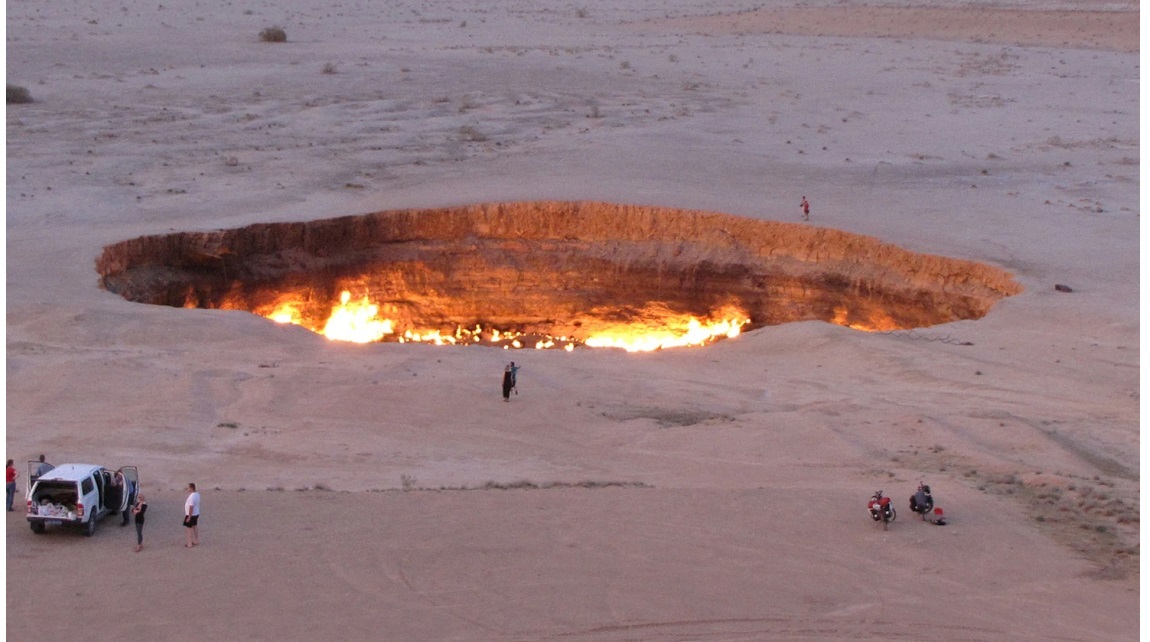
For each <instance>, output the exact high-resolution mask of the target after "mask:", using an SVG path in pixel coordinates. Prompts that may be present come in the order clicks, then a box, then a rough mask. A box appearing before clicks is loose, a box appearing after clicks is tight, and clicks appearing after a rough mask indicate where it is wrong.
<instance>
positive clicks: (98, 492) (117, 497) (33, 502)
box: [27, 462, 140, 537]
mask: <svg viewBox="0 0 1150 642" xmlns="http://www.w3.org/2000/svg"><path fill="white" fill-rule="evenodd" d="M39 463H40V462H29V464H35V465H39ZM29 468H30V469H34V466H32V465H30V466H29ZM117 472H119V473H122V475H123V479H122V480H118V479H117V477H116V473H117ZM29 479H32V476H31V475H29ZM117 481H120V482H121V483H119V484H117ZM139 488H140V477H139V474H138V472H137V471H136V467H135V466H124V467H123V468H120V469H119V470H118V471H112V470H108V469H107V468H104V467H102V466H96V465H94V464H63V465H60V466H57V467H55V468H53V469H52V470H50V471H48V472H46V473H44V474H43V475H41V476H40V477H39V478H37V479H36V480H35V481H33V482H32V483H31V484H30V485H29V486H28V495H27V500H28V512H27V517H28V523H29V525H30V526H31V527H32V532H33V533H36V534H40V533H43V532H44V530H45V529H46V528H47V527H48V526H57V525H65V526H67V525H71V526H78V527H80V529H81V530H82V531H83V533H84V534H85V535H87V536H89V537H91V536H92V534H93V533H95V532H96V522H97V521H98V520H99V519H100V518H102V517H105V516H107V515H110V514H112V513H122V512H123V511H125V510H127V508H128V506H130V505H131V504H130V502H132V501H134V500H135V497H136V492H137V491H138V490H139Z"/></svg>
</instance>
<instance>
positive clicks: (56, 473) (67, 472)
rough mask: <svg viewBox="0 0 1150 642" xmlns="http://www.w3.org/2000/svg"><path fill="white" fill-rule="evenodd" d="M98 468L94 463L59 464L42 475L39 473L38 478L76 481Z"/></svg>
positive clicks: (41, 479) (42, 479)
mask: <svg viewBox="0 0 1150 642" xmlns="http://www.w3.org/2000/svg"><path fill="white" fill-rule="evenodd" d="M100 468H101V467H100V466H97V465H96V464H60V465H59V466H56V467H55V468H53V469H52V470H50V471H48V472H46V473H44V474H43V475H40V477H39V480H40V481H47V480H58V481H76V480H78V479H83V478H85V477H87V476H88V475H91V474H92V471H94V470H99V469H100Z"/></svg>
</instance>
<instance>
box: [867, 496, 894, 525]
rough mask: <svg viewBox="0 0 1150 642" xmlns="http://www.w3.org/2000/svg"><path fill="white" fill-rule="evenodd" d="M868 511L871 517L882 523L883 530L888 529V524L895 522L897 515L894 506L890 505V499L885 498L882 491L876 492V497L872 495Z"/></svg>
mask: <svg viewBox="0 0 1150 642" xmlns="http://www.w3.org/2000/svg"><path fill="white" fill-rule="evenodd" d="M867 511H869V512H870V517H871V519H873V520H874V521H876V522H882V529H883V530H884V531H885V530H886V529H887V524H889V523H890V522H893V521H894V519H895V517H897V514H896V513H895V510H894V505H893V504H891V503H890V498H889V497H883V494H882V491H881V490H876V491H875V493H874V495H871V498H870V502H868V503H867Z"/></svg>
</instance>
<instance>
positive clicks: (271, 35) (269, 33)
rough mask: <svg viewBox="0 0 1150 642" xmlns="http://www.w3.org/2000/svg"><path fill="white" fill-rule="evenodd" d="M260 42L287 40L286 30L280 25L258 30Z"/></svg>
mask: <svg viewBox="0 0 1150 642" xmlns="http://www.w3.org/2000/svg"><path fill="white" fill-rule="evenodd" d="M260 41H261V42H287V32H286V31H284V30H283V29H282V28H281V27H268V28H266V29H264V30H263V31H261V32H260Z"/></svg>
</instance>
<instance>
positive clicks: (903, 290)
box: [96, 202, 1022, 350]
mask: <svg viewBox="0 0 1150 642" xmlns="http://www.w3.org/2000/svg"><path fill="white" fill-rule="evenodd" d="M96 267H97V270H98V271H99V273H100V276H101V285H102V286H103V287H104V288H105V289H107V290H109V291H111V292H115V293H117V294H119V295H121V296H123V297H124V298H125V299H128V300H129V301H137V302H140V303H152V304H158V305H170V306H177V307H188V308H212V309H221V310H246V311H249V312H252V313H254V314H258V315H261V316H264V317H268V318H270V319H274V320H276V321H279V322H285V323H286V322H290V323H297V324H299V325H302V326H304V327H306V328H308V329H310V330H312V331H315V332H318V333H322V334H324V335H325V336H327V337H329V338H332V339H342V340H350V341H359V342H370V341H432V342H436V343H484V344H494V345H503V346H513V347H564V348H566V349H568V350H570V349H571V348H572V347H573V346H575V345H589V346H608V347H619V348H625V349H628V350H653V349H657V348H662V347H670V346H676V345H699V344H703V343H706V342H708V341H710V340H713V339H715V338H720V337H726V336H734V335H736V334H738V333H739V332H740V331H745V330H750V329H753V328H758V327H761V326H766V325H778V324H782V323H788V322H791V321H805V320H821V321H826V322H828V323H836V324H839V325H845V326H849V327H852V328H857V329H860V330H872V331H873V330H895V329H906V328H917V327H924V326H930V325H935V324H939V323H946V322H948V321H956V320H959V319H977V318H979V317H982V316H983V315H985V314H986V313H987V312H988V311H989V310H990V308H991V306H993V305H994V303H995V302H997V301H998V300H999V299H1002V298H1003V297H1007V296H1010V295H1013V294H1016V293H1018V292H1020V291H1021V290H1022V288H1021V286H1019V285H1018V284H1017V283H1016V282H1015V281H1014V279H1013V278H1012V277H1011V275H1010V274H1009V273H1008V272H1006V271H1004V270H1001V269H998V268H996V267H992V266H989V265H984V264H980V263H975V262H972V261H965V260H959V259H950V258H945V257H941V256H932V255H927V254H916V253H914V252H908V251H906V250H903V249H901V248H898V247H896V246H893V245H890V244H888V243H883V242H881V241H878V240H877V239H873V238H870V237H865V236H859V235H855V234H848V233H846V232H840V231H836V230H830V229H820V228H813V227H809V226H803V225H796V224H787V223H777V222H769V221H759V220H754V219H747V218H741V217H736V216H731V215H726V214H716V213H708V212H697V211H684V210H673V209H666V208H656V207H642V206H631V205H612V204H607V203H590V202H528V203H496V204H483V205H473V206H466V207H456V208H445V209H427V210H397V211H388V212H378V213H374V214H366V215H362V216H347V217H342V218H334V219H326V220H319V221H310V222H306V223H269V224H257V225H250V226H248V227H244V228H241V229H233V230H220V231H214V232H183V233H176V234H167V235H159V236H144V237H140V238H136V239H131V240H127V241H123V242H120V243H116V244H114V245H110V246H108V247H106V248H104V252H103V254H102V255H101V256H100V258H99V259H98V260H97V261H96Z"/></svg>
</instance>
